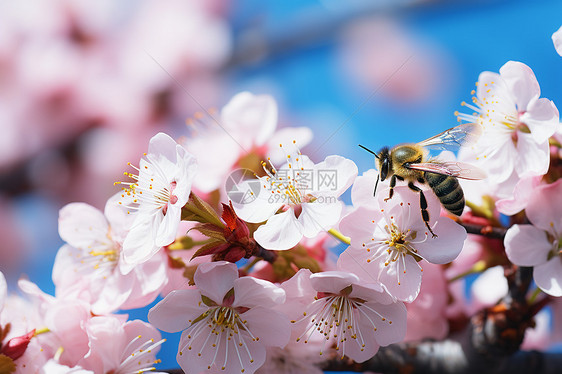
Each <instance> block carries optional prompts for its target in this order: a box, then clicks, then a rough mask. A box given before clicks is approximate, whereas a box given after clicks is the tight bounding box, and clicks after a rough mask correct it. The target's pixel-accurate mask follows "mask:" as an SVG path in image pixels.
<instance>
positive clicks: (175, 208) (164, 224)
mask: <svg viewBox="0 0 562 374" xmlns="http://www.w3.org/2000/svg"><path fill="white" fill-rule="evenodd" d="M184 205H185V203H184ZM182 206H183V205H181V206H180V205H179V204H174V205H169V206H168V211H167V212H166V214H165V215H164V217H163V218H162V221H161V222H160V224H159V225H158V233H157V234H156V238H154V244H155V245H156V246H157V247H164V246H166V245H168V244H172V243H173V242H174V240H175V239H176V234H177V233H178V226H179V224H180V221H181V208H182Z"/></svg>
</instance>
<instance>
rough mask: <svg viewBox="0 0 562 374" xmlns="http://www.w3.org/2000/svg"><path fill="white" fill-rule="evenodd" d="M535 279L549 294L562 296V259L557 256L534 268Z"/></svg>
mask: <svg viewBox="0 0 562 374" xmlns="http://www.w3.org/2000/svg"><path fill="white" fill-rule="evenodd" d="M533 279H534V280H535V283H536V284H537V286H539V287H540V289H541V290H543V291H544V292H546V293H547V294H549V295H551V296H555V297H559V296H562V259H561V258H560V256H555V257H554V258H552V259H551V260H550V261H547V262H546V263H544V264H542V265H538V266H535V268H534V269H533Z"/></svg>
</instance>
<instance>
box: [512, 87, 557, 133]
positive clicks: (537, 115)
mask: <svg viewBox="0 0 562 374" xmlns="http://www.w3.org/2000/svg"><path fill="white" fill-rule="evenodd" d="M519 120H520V121H521V122H523V123H524V124H526V125H527V126H528V127H529V130H531V134H532V135H533V137H534V139H535V141H536V142H537V143H544V142H545V141H547V140H548V138H550V137H551V136H552V135H553V134H554V133H555V132H556V130H558V129H559V128H560V115H559V114H558V109H557V108H556V106H555V105H554V103H553V102H552V101H550V100H548V99H545V98H541V99H538V100H535V101H533V102H531V103H530V104H529V108H528V109H527V112H526V113H524V114H523V115H522V116H521V117H520V118H519Z"/></svg>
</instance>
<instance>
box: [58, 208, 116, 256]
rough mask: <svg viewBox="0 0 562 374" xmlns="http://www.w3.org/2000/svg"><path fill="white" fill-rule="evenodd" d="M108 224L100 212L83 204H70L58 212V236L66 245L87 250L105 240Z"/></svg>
mask: <svg viewBox="0 0 562 374" xmlns="http://www.w3.org/2000/svg"><path fill="white" fill-rule="evenodd" d="M108 231H109V224H108V223H107V220H106V219H105V216H104V215H103V213H102V212H101V211H99V210H98V209H96V208H94V207H93V206H91V205H88V204H85V203H70V204H67V205H65V206H64V207H63V208H62V209H61V210H60V212H59V235H60V237H61V238H62V240H64V241H65V242H67V243H68V244H70V245H72V246H73V247H77V248H87V247H88V246H90V245H92V244H94V243H95V244H97V243H98V242H99V241H100V240H104V239H106V238H107V234H108Z"/></svg>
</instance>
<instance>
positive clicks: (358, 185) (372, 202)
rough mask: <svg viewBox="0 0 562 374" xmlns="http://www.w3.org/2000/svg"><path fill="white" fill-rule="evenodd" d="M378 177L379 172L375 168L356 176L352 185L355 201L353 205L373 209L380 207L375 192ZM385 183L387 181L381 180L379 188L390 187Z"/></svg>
mask: <svg viewBox="0 0 562 374" xmlns="http://www.w3.org/2000/svg"><path fill="white" fill-rule="evenodd" d="M378 177H379V173H378V172H377V171H376V170H375V169H369V170H367V171H366V172H364V173H363V175H360V176H358V177H357V178H355V181H354V182H353V186H352V187H351V201H352V202H353V206H356V207H360V206H364V207H369V208H373V209H376V208H377V207H378V199H377V198H376V197H375V194H374V192H375V185H376V183H377V179H378ZM383 183H385V182H381V181H379V185H378V186H377V189H384V188H385V187H388V186H385V185H383Z"/></svg>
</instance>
